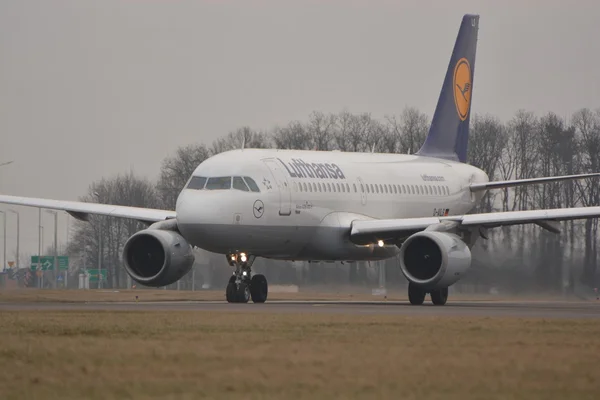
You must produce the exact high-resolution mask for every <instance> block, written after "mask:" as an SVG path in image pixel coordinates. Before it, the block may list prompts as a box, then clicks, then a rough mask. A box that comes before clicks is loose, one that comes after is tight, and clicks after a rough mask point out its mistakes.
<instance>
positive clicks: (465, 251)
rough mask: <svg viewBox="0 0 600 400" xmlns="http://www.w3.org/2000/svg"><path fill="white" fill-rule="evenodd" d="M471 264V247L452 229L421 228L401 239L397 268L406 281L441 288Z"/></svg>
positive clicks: (461, 273)
mask: <svg viewBox="0 0 600 400" xmlns="http://www.w3.org/2000/svg"><path fill="white" fill-rule="evenodd" d="M470 266H471V251H470V250H469V247H468V246H467V245H466V243H465V242H463V241H462V239H461V238H460V237H459V236H457V235H455V234H452V233H446V232H436V231H423V232H419V233H415V234H414V235H412V236H410V237H409V238H408V239H406V240H405V241H404V243H403V244H402V247H401V248H400V268H401V269H402V273H403V274H404V276H405V277H406V279H408V280H409V281H410V282H412V283H414V284H416V285H419V286H422V287H425V288H427V289H432V290H434V289H441V288H445V287H448V286H450V285H452V284H454V283H455V282H456V281H458V280H459V279H460V278H461V277H462V275H463V274H464V273H465V272H466V271H467V269H469V267H470Z"/></svg>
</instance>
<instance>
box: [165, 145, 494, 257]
mask: <svg viewBox="0 0 600 400" xmlns="http://www.w3.org/2000/svg"><path fill="white" fill-rule="evenodd" d="M193 177H205V178H211V177H212V178H216V177H250V178H252V179H253V180H254V181H255V182H256V184H257V185H258V187H259V189H260V192H256V191H255V192H253V191H250V190H240V189H234V188H228V189H216V190H208V189H206V188H205V189H189V188H187V185H186V188H184V189H183V190H182V192H181V194H180V195H179V198H178V200H177V208H176V212H177V224H178V227H179V230H180V231H181V233H182V235H183V236H184V237H185V238H186V239H187V240H189V241H190V243H191V244H193V245H195V246H197V247H200V248H203V249H206V250H208V251H212V252H217V253H223V254H227V253H232V252H246V253H248V254H254V255H257V256H262V257H269V258H277V259H288V260H331V261H333V260H349V261H351V260H375V259H383V258H388V257H392V256H394V255H395V254H396V253H397V251H398V247H397V246H395V245H390V246H383V247H380V246H378V245H377V244H375V243H373V244H370V245H356V244H354V243H352V242H351V241H350V238H349V233H350V228H351V224H352V221H354V220H364V219H394V218H414V217H431V216H437V215H439V216H443V215H461V214H466V213H468V212H469V211H470V210H471V209H473V207H474V206H475V204H476V203H477V202H478V201H479V200H480V199H481V197H482V196H483V194H484V192H478V193H477V194H474V193H472V192H471V190H470V189H469V184H471V183H482V182H487V181H488V177H487V175H486V174H485V173H484V172H483V171H481V170H480V169H478V168H475V167H473V166H470V165H467V164H463V163H459V162H453V161H447V160H442V159H436V158H428V157H420V156H414V155H398V154H371V153H342V152H324V151H295V150H272V149H268V150H267V149H265V150H262V149H246V150H234V151H229V152H225V153H221V154H218V155H216V156H214V157H211V158H209V159H208V160H206V161H205V162H203V163H202V164H200V165H199V166H198V168H196V170H195V171H194V173H193ZM193 177H192V178H191V179H194V178H193ZM237 182H238V183H239V179H238V181H237ZM238 187H239V185H238Z"/></svg>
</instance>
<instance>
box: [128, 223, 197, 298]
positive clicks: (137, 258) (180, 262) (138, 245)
mask: <svg viewBox="0 0 600 400" xmlns="http://www.w3.org/2000/svg"><path fill="white" fill-rule="evenodd" d="M123 260H124V264H125V270H126V271H127V273H128V274H129V275H130V276H131V278H133V279H134V280H135V281H136V282H138V283H141V284H142V285H146V286H153V287H159V286H166V285H169V284H171V283H173V282H177V281H178V280H179V279H181V278H182V277H183V276H184V275H185V274H187V273H188V272H189V271H190V269H191V268H192V265H193V264H194V254H193V253H192V247H191V246H190V244H189V243H188V242H187V241H186V240H185V239H184V238H183V236H181V235H180V234H179V233H178V232H175V231H169V230H160V229H144V230H142V231H139V232H137V233H136V234H134V235H133V236H131V237H130V238H129V240H127V242H126V243H125V248H124V249H123Z"/></svg>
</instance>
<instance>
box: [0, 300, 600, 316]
mask: <svg viewBox="0 0 600 400" xmlns="http://www.w3.org/2000/svg"><path fill="white" fill-rule="evenodd" d="M7 310H23V311H24V310H38V311H43V310H49V311H50V310H53V311H54V310H77V311H85V310H89V311H92V310H94V311H133V310H137V311H213V312H256V313H335V314H363V315H364V314H366V315H369V314H370V315H405V316H477V317H482V316H487V317H527V318H532V317H539V318H600V301H587V302H583V301H582V302H542V301H538V302H520V301H519V302H517V301H515V302H497V301H493V302H492V301H489V302H487V301H468V302H467V301H461V302H448V304H446V305H445V306H442V307H440V306H433V305H431V304H424V305H422V306H411V305H410V304H409V303H407V302H381V301H377V302H339V301H271V302H267V303H265V304H253V303H248V304H228V303H225V302H221V301H181V302H139V303H134V302H131V303H127V302H120V303H118V302H107V303H98V302H95V303H0V311H7Z"/></svg>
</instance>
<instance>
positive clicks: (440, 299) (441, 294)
mask: <svg viewBox="0 0 600 400" xmlns="http://www.w3.org/2000/svg"><path fill="white" fill-rule="evenodd" d="M431 301H432V302H433V304H435V305H436V306H443V305H444V304H446V302H447V301H448V288H443V289H440V290H433V291H432V292H431Z"/></svg>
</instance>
